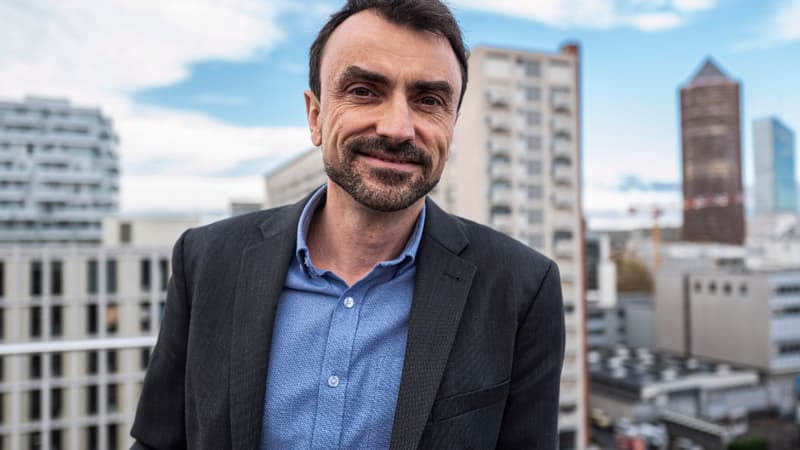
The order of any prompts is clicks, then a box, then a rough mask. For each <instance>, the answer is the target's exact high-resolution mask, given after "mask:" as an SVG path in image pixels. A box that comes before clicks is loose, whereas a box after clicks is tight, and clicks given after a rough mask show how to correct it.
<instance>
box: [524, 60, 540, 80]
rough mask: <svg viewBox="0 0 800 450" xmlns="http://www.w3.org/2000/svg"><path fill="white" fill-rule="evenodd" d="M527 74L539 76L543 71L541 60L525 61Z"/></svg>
mask: <svg viewBox="0 0 800 450" xmlns="http://www.w3.org/2000/svg"><path fill="white" fill-rule="evenodd" d="M523 65H524V67H525V76H528V77H534V78H538V77H539V74H540V73H541V70H542V67H541V65H540V64H539V61H524V62H523Z"/></svg>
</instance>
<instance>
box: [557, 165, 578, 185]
mask: <svg viewBox="0 0 800 450" xmlns="http://www.w3.org/2000/svg"><path fill="white" fill-rule="evenodd" d="M553 179H554V180H555V182H556V183H559V184H565V185H567V186H571V185H572V184H573V183H574V182H575V177H574V176H573V175H572V167H570V166H567V165H564V164H558V165H556V166H554V167H553Z"/></svg>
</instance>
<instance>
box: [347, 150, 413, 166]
mask: <svg viewBox="0 0 800 450" xmlns="http://www.w3.org/2000/svg"><path fill="white" fill-rule="evenodd" d="M358 155H359V156H361V157H362V158H365V159H367V160H368V161H369V162H370V163H372V164H373V165H377V166H381V167H387V168H396V169H406V170H407V169H409V168H412V167H415V166H419V165H420V163H419V162H418V161H416V160H413V159H408V158H401V157H397V156H394V155H387V154H385V153H366V152H358Z"/></svg>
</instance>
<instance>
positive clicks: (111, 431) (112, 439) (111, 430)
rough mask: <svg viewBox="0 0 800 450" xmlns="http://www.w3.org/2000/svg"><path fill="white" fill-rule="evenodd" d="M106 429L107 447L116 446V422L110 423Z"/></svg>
mask: <svg viewBox="0 0 800 450" xmlns="http://www.w3.org/2000/svg"><path fill="white" fill-rule="evenodd" d="M106 431H107V436H108V448H117V447H118V445H117V424H115V423H112V424H110V425H109V426H108V429H107V430H106Z"/></svg>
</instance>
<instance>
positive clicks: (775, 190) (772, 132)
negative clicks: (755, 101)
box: [753, 117, 797, 213]
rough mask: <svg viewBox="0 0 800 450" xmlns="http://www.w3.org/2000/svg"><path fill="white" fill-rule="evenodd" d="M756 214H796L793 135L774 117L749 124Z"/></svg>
mask: <svg viewBox="0 0 800 450" xmlns="http://www.w3.org/2000/svg"><path fill="white" fill-rule="evenodd" d="M753 154H754V159H755V182H756V205H755V206H756V211H757V212H758V213H781V212H789V213H793V212H796V211H797V178H796V176H795V155H794V133H792V130H790V129H789V127H787V126H786V125H784V124H783V123H781V121H780V120H778V119H777V118H776V117H765V118H762V119H756V120H754V121H753Z"/></svg>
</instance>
